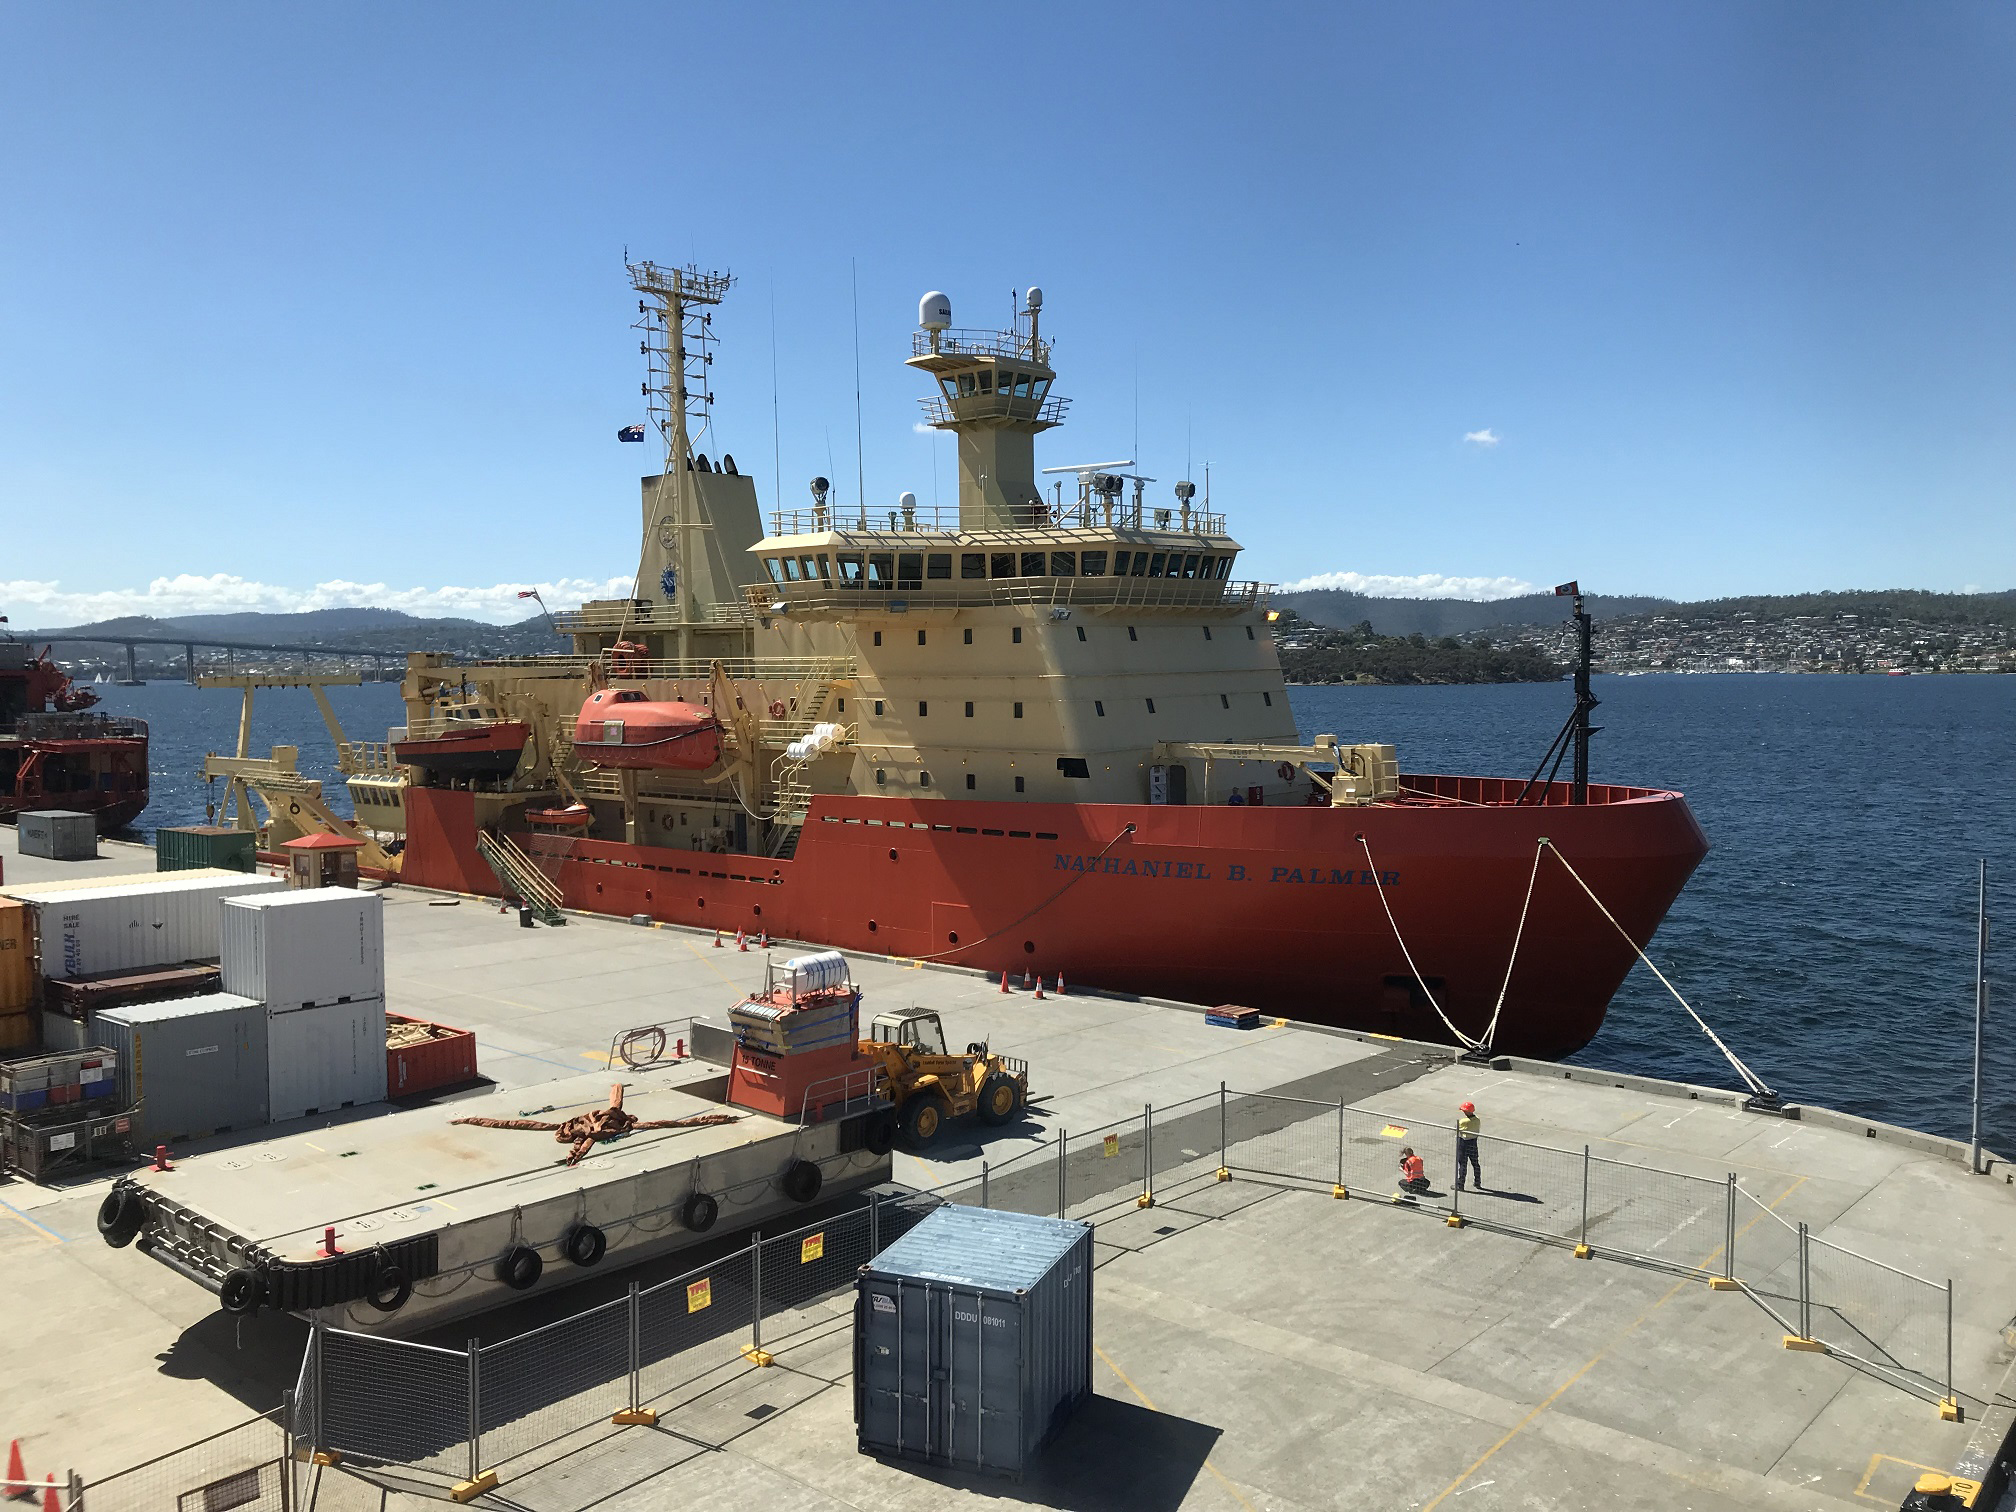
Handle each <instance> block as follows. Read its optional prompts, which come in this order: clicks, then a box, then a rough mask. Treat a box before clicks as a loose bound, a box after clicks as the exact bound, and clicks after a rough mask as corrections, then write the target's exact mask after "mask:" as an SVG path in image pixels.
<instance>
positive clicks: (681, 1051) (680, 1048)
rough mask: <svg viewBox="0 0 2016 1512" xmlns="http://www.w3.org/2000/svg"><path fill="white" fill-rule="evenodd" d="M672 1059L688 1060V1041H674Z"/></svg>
mask: <svg viewBox="0 0 2016 1512" xmlns="http://www.w3.org/2000/svg"><path fill="white" fill-rule="evenodd" d="M672 1059H674V1060H684V1059H686V1041H685V1040H684V1039H683V1038H681V1039H675V1040H674V1041H672Z"/></svg>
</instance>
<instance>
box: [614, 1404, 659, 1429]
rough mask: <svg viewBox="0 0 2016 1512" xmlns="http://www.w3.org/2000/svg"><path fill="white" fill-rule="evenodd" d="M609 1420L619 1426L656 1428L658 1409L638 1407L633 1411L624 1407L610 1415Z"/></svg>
mask: <svg viewBox="0 0 2016 1512" xmlns="http://www.w3.org/2000/svg"><path fill="white" fill-rule="evenodd" d="M609 1421H610V1422H612V1423H614V1424H615V1425H616V1426H617V1427H619V1428H656V1427H657V1426H658V1409H657V1408H656V1407H639V1408H637V1409H636V1410H635V1411H634V1412H633V1411H631V1410H630V1409H628V1408H625V1409H624V1410H623V1411H622V1412H619V1413H617V1414H616V1415H615V1416H613V1417H611V1418H610V1419H609Z"/></svg>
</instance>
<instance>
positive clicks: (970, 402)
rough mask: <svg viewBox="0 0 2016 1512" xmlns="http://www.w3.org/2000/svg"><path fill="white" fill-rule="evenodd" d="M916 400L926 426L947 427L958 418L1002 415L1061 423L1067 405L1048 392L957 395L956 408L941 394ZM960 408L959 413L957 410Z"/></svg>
mask: <svg viewBox="0 0 2016 1512" xmlns="http://www.w3.org/2000/svg"><path fill="white" fill-rule="evenodd" d="M917 403H918V404H919V405H920V406H922V408H923V410H924V423H925V424H926V425H931V426H943V427H946V428H948V429H949V428H950V427H952V426H955V425H957V424H959V423H960V422H961V421H962V420H993V419H999V418H1001V417H1003V416H1006V417H1007V418H1010V419H1014V420H1023V421H1027V422H1029V423H1030V424H1033V425H1062V424H1063V423H1064V415H1065V412H1066V411H1067V410H1069V409H1070V408H1071V401H1070V400H1069V399H1067V398H1065V397H1064V396H1063V395H1062V394H1050V395H1046V396H1045V397H1044V398H1042V399H1038V398H1036V397H1035V396H1033V395H1027V396H1018V395H1015V394H961V395H960V396H959V398H958V400H957V408H954V401H952V400H950V399H947V398H946V397H945V396H944V395H943V394H934V395H932V396H930V397H928V398H920V399H919V400H918V401H917ZM962 410H963V411H964V413H963V414H962V413H960V411H962Z"/></svg>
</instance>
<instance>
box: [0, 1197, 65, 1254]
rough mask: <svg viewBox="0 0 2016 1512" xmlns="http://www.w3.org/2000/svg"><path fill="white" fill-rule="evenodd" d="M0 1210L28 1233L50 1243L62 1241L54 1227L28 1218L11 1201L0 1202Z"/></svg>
mask: <svg viewBox="0 0 2016 1512" xmlns="http://www.w3.org/2000/svg"><path fill="white" fill-rule="evenodd" d="M0 1212H4V1213H5V1214H6V1215H7V1216H8V1217H9V1218H12V1219H13V1220H14V1221H15V1222H16V1223H18V1224H20V1225H21V1226H22V1227H23V1228H26V1229H27V1230H28V1231H29V1232H30V1233H33V1234H37V1235H39V1236H40V1237H42V1238H44V1239H47V1240H48V1241H49V1242H50V1243H51V1244H61V1243H62V1242H63V1236H62V1235H61V1234H59V1233H57V1232H56V1231H55V1230H54V1229H46V1228H44V1227H42V1225H41V1224H39V1223H37V1222H36V1221H35V1220H34V1219H33V1218H30V1217H29V1216H28V1215H27V1214H26V1213H24V1212H22V1211H21V1209H19V1208H17V1207H16V1206H14V1204H13V1203H11V1202H0Z"/></svg>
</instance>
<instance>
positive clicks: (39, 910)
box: [8, 872, 287, 977]
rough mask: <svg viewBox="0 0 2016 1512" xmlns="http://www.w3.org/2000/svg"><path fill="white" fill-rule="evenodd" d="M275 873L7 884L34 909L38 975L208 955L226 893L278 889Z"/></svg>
mask: <svg viewBox="0 0 2016 1512" xmlns="http://www.w3.org/2000/svg"><path fill="white" fill-rule="evenodd" d="M286 889H287V884H286V882H285V880H284V879H282V878H279V877H251V876H246V875H245V874H244V873H242V872H228V873H223V874H219V875H196V874H193V873H180V872H163V873H160V874H157V875H154V876H149V877H146V878H143V879H140V880H138V881H130V882H121V883H115V884H111V885H108V886H103V887H63V886H56V887H50V888H46V889H45V888H40V887H14V888H9V889H8V895H9V896H10V897H14V898H19V899H20V900H21V901H22V902H24V903H26V904H28V905H29V906H30V907H31V908H33V909H34V910H35V914H36V934H37V938H38V939H39V941H40V943H41V952H42V974H43V975H44V976H48V977H79V976H90V975H92V974H93V973H96V972H100V971H126V970H131V969H133V968H135V967H141V966H171V965H174V964H175V963H176V962H178V961H197V960H203V959H206V958H208V959H215V958H216V956H217V951H218V943H217V941H218V925H219V919H218V914H219V905H220V904H221V903H222V901H223V900H224V899H226V898H236V897H243V896H245V895H247V894H275V893H282V892H285V891H286Z"/></svg>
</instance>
